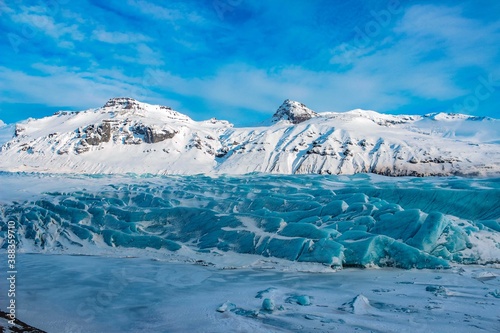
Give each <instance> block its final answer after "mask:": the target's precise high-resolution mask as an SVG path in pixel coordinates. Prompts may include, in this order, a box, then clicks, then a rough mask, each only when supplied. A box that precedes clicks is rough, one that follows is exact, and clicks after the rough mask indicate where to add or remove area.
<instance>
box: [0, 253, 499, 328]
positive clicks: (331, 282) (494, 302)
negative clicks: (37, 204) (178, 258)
mask: <svg viewBox="0 0 500 333" xmlns="http://www.w3.org/2000/svg"><path fill="white" fill-rule="evenodd" d="M2 264H3V262H2ZM2 267H3V266H2ZM18 271H19V273H18V276H19V282H18V290H19V292H18V296H17V301H18V302H19V304H20V308H19V317H20V318H21V319H22V320H24V321H27V322H29V323H30V324H31V325H33V326H35V327H38V328H40V329H43V330H45V331H47V332H51V333H58V332H61V333H80V332H81V333H83V332H85V333H91V332H95V333H101V332H108V333H115V332H116V333H118V332H290V331H295V332H355V331H356V332H498V330H499V327H500V315H499V311H498V309H499V307H500V298H499V297H500V290H499V289H500V276H499V270H498V268H497V269H494V268H491V267H484V266H467V267H455V268H453V269H449V270H398V269H387V268H386V269H369V270H361V269H345V270H342V271H339V272H329V273H301V272H293V273H292V272H282V271H279V270H272V269H270V270H264V269H239V270H219V269H216V268H214V267H203V266H199V265H193V264H185V263H169V262H163V261H155V260H150V259H144V258H105V257H88V256H66V255H62V256H61V255H60V256H53V255H41V254H37V255H27V254H25V255H21V256H20V257H19V268H18ZM0 302H1V303H0V305H1V306H2V308H3V307H4V306H5V301H4V298H3V297H2V298H1V301H0ZM263 304H264V306H265V307H267V308H268V310H266V309H264V308H263Z"/></svg>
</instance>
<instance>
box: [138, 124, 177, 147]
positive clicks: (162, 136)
mask: <svg viewBox="0 0 500 333" xmlns="http://www.w3.org/2000/svg"><path fill="white" fill-rule="evenodd" d="M132 132H133V133H134V134H138V135H143V136H144V142H146V143H157V142H162V141H165V140H167V139H172V138H173V137H174V136H175V134H177V133H178V132H177V131H175V130H173V129H168V128H160V127H157V126H152V125H149V126H148V125H143V124H139V125H136V126H134V127H133V128H132Z"/></svg>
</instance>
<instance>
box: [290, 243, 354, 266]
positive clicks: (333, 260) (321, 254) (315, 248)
mask: <svg viewBox="0 0 500 333" xmlns="http://www.w3.org/2000/svg"><path fill="white" fill-rule="evenodd" d="M298 261H308V262H319V263H322V264H328V265H332V266H338V267H341V266H342V262H343V261H344V247H343V246H342V245H341V244H339V243H337V242H335V241H333V240H330V239H326V238H323V239H320V240H318V241H316V242H314V243H312V244H310V245H309V247H308V248H307V249H305V250H304V251H303V252H302V253H301V254H300V256H299V258H298Z"/></svg>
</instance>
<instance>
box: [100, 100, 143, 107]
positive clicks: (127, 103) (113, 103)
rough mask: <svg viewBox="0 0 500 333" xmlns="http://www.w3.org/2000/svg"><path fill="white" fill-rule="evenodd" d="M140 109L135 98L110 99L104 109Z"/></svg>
mask: <svg viewBox="0 0 500 333" xmlns="http://www.w3.org/2000/svg"><path fill="white" fill-rule="evenodd" d="M134 106H135V107H138V106H139V102H138V101H137V100H135V99H133V98H129V97H114V98H110V99H109V100H108V101H107V102H106V104H104V106H103V108H120V109H132V108H133V107H134Z"/></svg>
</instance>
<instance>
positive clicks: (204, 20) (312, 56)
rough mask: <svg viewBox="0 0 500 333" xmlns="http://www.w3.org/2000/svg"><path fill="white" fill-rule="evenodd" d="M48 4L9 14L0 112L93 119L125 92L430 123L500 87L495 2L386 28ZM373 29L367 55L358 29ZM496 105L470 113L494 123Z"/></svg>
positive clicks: (166, 6)
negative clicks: (287, 102) (25, 107)
mask: <svg viewBox="0 0 500 333" xmlns="http://www.w3.org/2000/svg"><path fill="white" fill-rule="evenodd" d="M222 1H225V0H222ZM54 3H57V4H59V5H58V7H54V8H51V7H50V6H47V7H45V6H44V5H43V4H42V3H39V4H37V5H34V6H29V5H25V4H23V3H19V2H16V3H14V2H10V3H7V2H6V3H5V4H4V5H3V7H2V19H3V20H2V22H1V23H0V28H1V29H3V31H5V32H6V36H7V37H8V38H5V39H3V40H0V45H1V46H2V47H3V50H5V52H3V58H2V59H3V66H4V67H2V68H1V70H0V75H2V80H1V82H0V89H1V90H0V91H1V92H0V103H2V102H5V103H7V102H8V103H15V102H16V100H18V101H20V102H21V101H26V100H29V101H33V103H39V104H46V105H48V106H56V105H74V106H75V107H76V106H78V107H80V106H81V107H82V108H85V107H87V106H94V105H100V104H102V103H103V102H104V101H105V100H106V99H107V98H109V97H112V96H115V95H120V96H123V95H130V96H132V97H136V98H142V99H145V100H146V101H150V102H155V103H168V104H170V105H171V106H174V107H175V106H179V107H181V110H180V111H182V112H186V113H189V114H190V115H191V116H194V117H195V118H197V119H200V118H207V117H210V116H212V115H216V116H219V117H222V116H224V115H226V116H227V117H229V118H230V119H229V120H234V119H231V118H232V117H235V116H234V115H235V114H238V115H240V116H241V115H244V116H245V117H247V118H248V119H258V118H262V117H265V116H266V115H267V114H271V113H272V112H273V111H274V109H275V107H276V106H277V105H278V104H279V103H281V101H282V100H283V99H285V98H292V99H297V100H301V101H303V102H304V103H306V104H308V105H310V106H311V107H312V108H315V109H316V110H318V111H326V110H336V111H343V110H349V109H353V108H358V107H360V108H367V109H375V110H378V111H381V112H411V113H425V112H431V111H445V110H447V109H449V108H450V107H451V106H453V104H454V103H456V102H457V101H458V102H460V101H462V100H464V98H465V97H466V96H468V95H469V94H471V91H472V92H473V90H474V89H475V87H476V86H477V84H478V82H477V80H478V79H477V78H478V77H479V76H481V75H482V76H483V77H489V75H490V74H492V75H493V76H494V77H495V78H496V77H499V76H500V69H499V68H498V63H499V62H500V49H499V47H498V45H500V23H499V21H498V19H497V18H496V17H494V15H493V14H492V12H495V10H500V5H499V4H491V6H490V7H491V8H486V7H482V6H478V5H477V4H476V3H475V2H473V1H472V0H464V1H462V2H460V3H456V2H454V1H452V0H443V1H442V2H440V4H439V5H435V4H429V2H428V1H424V0H415V1H412V2H400V4H401V5H400V8H399V10H398V11H397V14H394V15H391V16H390V17H389V18H388V21H387V22H382V23H380V22H381V21H380V17H379V18H377V15H379V14H380V13H382V12H384V11H386V10H387V8H388V3H387V2H386V1H382V0H380V1H371V2H369V3H367V2H363V3H361V2H340V1H327V0H317V1H315V2H314V3H311V2H289V1H285V0H276V1H272V2H250V1H227V2H225V3H227V4H228V6H230V7H228V8H230V10H227V11H226V12H225V13H224V15H219V13H218V11H217V9H216V8H214V5H213V2H212V1H207V2H203V1H180V0H172V1H169V2H168V3H164V2H161V1H157V0H126V1H119V0H110V1H107V2H100V1H97V0H88V1H83V2H81V3H78V6H77V5H76V3H74V2H68V1H58V0H56V1H55V2H54ZM377 24H378V25H379V27H378V30H377V33H376V34H374V35H373V34H371V36H368V40H367V42H366V40H365V43H364V44H362V45H361V44H359V41H357V40H356V39H359V35H357V34H358V32H357V31H358V30H359V31H365V30H366V29H367V28H370V27H372V29H373V28H374V27H375V28H377V27H376V25H377ZM357 29H358V30H357ZM9 38H10V39H9ZM16 38H17V39H16ZM13 43H14V45H12V44H13ZM15 43H20V44H15ZM16 46H19V47H17V48H16ZM14 51H17V52H14ZM499 91H500V90H499ZM491 96H492V97H491V98H489V99H488V100H486V101H481V105H480V107H478V108H477V110H475V111H474V112H476V113H477V114H481V115H494V114H495V113H496V112H497V110H498V108H500V99H499V98H498V95H497V93H496V92H495V93H492V94H491ZM243 110H244V111H243ZM249 110H254V111H255V112H250V111H249Z"/></svg>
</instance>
